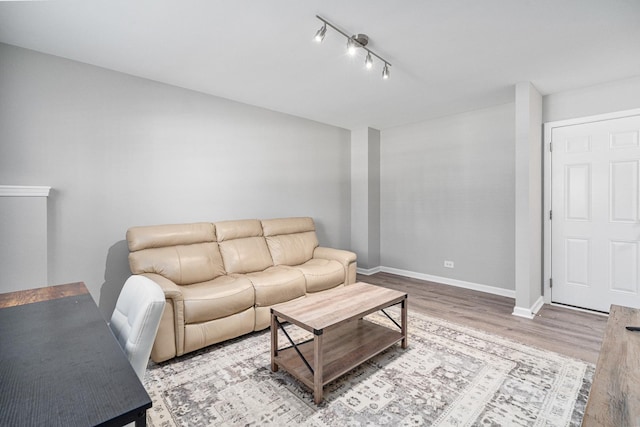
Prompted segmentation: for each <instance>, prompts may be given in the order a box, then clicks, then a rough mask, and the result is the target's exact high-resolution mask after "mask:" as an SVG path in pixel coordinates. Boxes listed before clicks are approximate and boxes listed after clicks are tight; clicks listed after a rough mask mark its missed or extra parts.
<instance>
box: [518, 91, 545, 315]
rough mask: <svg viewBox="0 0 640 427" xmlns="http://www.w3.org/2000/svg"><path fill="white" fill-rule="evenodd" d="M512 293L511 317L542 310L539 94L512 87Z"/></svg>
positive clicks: (540, 105)
mask: <svg viewBox="0 0 640 427" xmlns="http://www.w3.org/2000/svg"><path fill="white" fill-rule="evenodd" d="M515 98H516V102H515V104H516V108H515V110H516V111H515V113H516V114H515V121H516V123H515V125H516V126H515V128H516V134H515V177H516V185H515V191H516V194H515V214H516V218H515V291H516V303H515V307H514V309H513V315H515V316H521V317H527V318H533V317H534V316H535V314H536V313H537V311H538V310H539V309H540V308H541V307H542V304H543V299H542V222H543V218H542V95H541V94H540V92H538V91H537V89H536V88H535V87H534V86H533V85H532V84H531V83H530V82H521V83H517V84H516V86H515Z"/></svg>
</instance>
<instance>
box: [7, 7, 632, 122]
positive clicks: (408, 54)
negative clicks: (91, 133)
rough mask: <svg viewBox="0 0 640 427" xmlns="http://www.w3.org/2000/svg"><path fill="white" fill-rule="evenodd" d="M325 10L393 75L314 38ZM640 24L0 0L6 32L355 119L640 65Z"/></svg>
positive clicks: (545, 12) (605, 19)
mask: <svg viewBox="0 0 640 427" xmlns="http://www.w3.org/2000/svg"><path fill="white" fill-rule="evenodd" d="M316 14H318V15H321V16H322V17H324V18H326V19H327V20H329V21H330V22H332V23H334V24H336V25H337V26H338V27H340V28H342V29H343V30H345V31H346V32H348V33H349V34H352V33H365V34H367V35H368V36H369V40H370V41H369V46H368V47H369V48H371V49H372V50H374V51H375V52H376V53H378V54H379V55H381V56H382V57H384V58H385V59H387V60H388V61H390V62H391V64H392V67H391V69H390V74H391V78H390V79H389V80H384V81H383V80H382V79H381V73H382V64H380V62H378V61H375V58H374V68H373V69H372V70H365V69H364V58H365V55H364V53H363V52H362V51H360V52H358V53H357V55H356V56H355V57H351V56H348V55H347V54H346V53H345V45H346V39H345V38H344V37H343V36H341V35H339V34H338V33H337V32H336V31H334V30H332V29H331V28H329V29H328V30H327V36H326V38H325V41H324V43H322V44H317V43H315V42H314V41H313V36H314V34H315V32H316V31H317V30H318V29H319V28H320V26H321V22H320V21H319V20H318V19H316V18H315V15H316ZM638 22H640V1H638V0H455V1H451V0H450V1H446V0H404V1H390V0H349V1H344V0H262V1H259V0H135V1H132V0H98V1H96V0H79V1H77V0H74V1H45V2H40V1H26V2H13V1H9V2H6V1H2V2H0V42H3V43H8V44H12V45H16V46H21V47H25V48H28V49H33V50H36V51H40V52H45V53H50V54H53V55H57V56H61V57H64V58H69V59H73V60H76V61H81V62H85V63H89V64H94V65H97V66H100V67H104V68H108V69H112V70H117V71H121V72H124V73H128V74H132V75H135V76H140V77H144V78H148V79H152V80H157V81H160V82H164V83H168V84H171V85H176V86H180V87H183V88H188V89H192V90H196V91H199V92H204V93H208V94H212V95H216V96H220V97H224V98H228V99H232V100H236V101H240V102H244V103H247V104H252V105H256V106H260V107H264V108H268V109H271V110H275V111H280V112H283V113H288V114H292V115H295V116H299V117H305V118H308V119H312V120H316V121H319V122H323V123H328V124H331V125H335V126H339V127H343V128H347V129H357V128H361V127H365V126H369V127H373V128H377V129H385V128H388V127H392V126H397V125H403V124H407V123H412V122H417V121H422V120H426V119H430V118H434V117H439V116H444V115H448V114H453V113H458V112H462V111H469V110H474V109H478V108H484V107H488V106H492V105H498V104H502V103H507V102H511V101H513V96H514V95H513V94H514V88H513V86H514V84H516V83H517V82H521V81H530V82H532V83H533V85H534V86H535V87H537V88H538V90H539V91H540V92H542V94H550V93H556V92H561V91H565V90H571V89H576V88H581V87H585V86H590V85H594V84H599V83H604V82H608V81H613V80H619V79H624V78H629V77H634V76H638V75H640V25H638ZM0 60H1V58H0Z"/></svg>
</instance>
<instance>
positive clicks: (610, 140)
mask: <svg viewBox="0 0 640 427" xmlns="http://www.w3.org/2000/svg"><path fill="white" fill-rule="evenodd" d="M639 134H640V115H636V116H631V117H624V118H617V119H610V120H602V121H594V122H591V123H582V124H576V125H571V126H563V127H556V128H553V129H552V131H551V143H552V152H551V174H552V175H551V186H552V191H551V193H552V194H551V209H552V220H551V236H552V237H551V251H552V252H551V257H552V258H551V263H552V264H551V269H552V272H551V274H552V279H553V287H552V288H551V300H552V301H553V302H558V303H563V304H569V305H572V306H577V307H583V308H589V309H593V310H599V311H604V312H608V311H609V307H610V305H611V304H618V305H624V306H628V307H636V308H640V295H639V291H640V290H639V278H640V275H639V267H640V210H639V207H640V206H639V195H640V193H639V192H640V135H639Z"/></svg>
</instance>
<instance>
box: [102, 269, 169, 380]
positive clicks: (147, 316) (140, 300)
mask: <svg viewBox="0 0 640 427" xmlns="http://www.w3.org/2000/svg"><path fill="white" fill-rule="evenodd" d="M164 304H165V298H164V292H162V289H160V287H159V286H158V285H157V284H156V283H155V282H153V281H152V280H150V279H147V278H146V277H144V276H131V277H129V278H128V279H127V281H126V282H125V284H124V287H123V288H122V291H121V292H120V296H118V301H117V302H116V308H115V310H113V314H112V315H111V322H110V323H109V326H110V327H111V330H112V331H113V334H114V335H115V337H116V339H117V340H118V342H119V343H120V347H122V349H123V350H124V352H125V354H126V355H127V357H128V358H129V362H130V363H131V366H133V369H134V370H135V371H136V374H137V375H138V378H140V381H142V379H143V377H144V373H145V371H146V369H147V363H148V362H149V355H150V354H151V347H152V346H153V341H154V340H155V338H156V332H158V326H159V325H160V318H161V317H162V313H163V311H164Z"/></svg>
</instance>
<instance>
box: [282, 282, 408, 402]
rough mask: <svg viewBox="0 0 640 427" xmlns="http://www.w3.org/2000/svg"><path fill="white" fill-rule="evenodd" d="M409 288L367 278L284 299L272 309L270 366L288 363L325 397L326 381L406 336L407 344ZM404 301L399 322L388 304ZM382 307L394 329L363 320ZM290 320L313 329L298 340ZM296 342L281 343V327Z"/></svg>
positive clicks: (315, 392) (289, 369) (404, 342)
mask: <svg viewBox="0 0 640 427" xmlns="http://www.w3.org/2000/svg"><path fill="white" fill-rule="evenodd" d="M407 297H408V296H407V294H406V293H404V292H400V291H396V290H393V289H387V288H382V287H379V286H374V285H370V284H367V283H361V282H359V283H354V284H352V285H347V286H345V287H342V288H339V289H336V290H332V291H328V292H324V293H323V294H322V295H311V296H307V297H306V298H303V299H300V300H296V301H291V302H287V303H284V304H279V305H277V306H275V307H273V308H272V309H271V370H272V371H273V372H276V371H277V370H278V367H281V368H283V369H284V370H285V371H287V372H289V373H290V374H291V375H293V376H294V377H296V378H297V379H298V380H300V381H301V382H302V383H303V384H305V385H306V386H307V387H309V388H310V389H311V390H313V399H314V401H315V403H316V404H319V403H320V402H322V397H323V396H322V390H323V387H324V385H325V384H327V383H329V382H331V381H333V380H335V379H336V378H338V377H339V376H341V375H343V374H345V373H347V372H348V371H350V370H351V369H353V368H355V367H356V366H358V365H360V364H361V363H363V362H365V361H366V360H369V359H370V358H372V357H373V356H375V355H376V354H378V353H380V352H382V351H384V350H385V349H387V348H389V347H391V346H392V345H394V344H395V343H397V342H398V341H402V344H401V345H402V348H407V302H408V299H407ZM396 304H400V306H401V311H400V313H401V314H400V325H398V323H397V322H396V321H395V320H394V319H393V318H392V317H391V316H389V315H388V314H387V313H386V312H385V311H384V310H383V309H384V308H387V307H390V306H393V305H396ZM379 310H382V311H383V313H384V314H387V316H388V317H389V318H390V319H391V320H392V321H393V322H394V323H395V324H396V325H397V326H398V328H397V329H390V328H387V327H384V326H381V325H378V324H376V323H372V322H369V321H367V320H364V319H363V317H364V316H366V315H368V314H371V313H374V312H376V311H379ZM282 320H284V321H287V322H290V323H292V324H294V325H296V326H298V327H300V328H302V329H305V330H307V331H309V332H311V333H312V334H313V338H312V339H310V340H308V341H304V342H302V343H294V341H293V340H292V339H291V338H290V336H289V334H288V333H287V331H286V330H285V329H284V327H283V326H282V322H281V321H282ZM279 329H280V330H282V331H283V332H284V334H285V335H286V337H287V339H288V340H289V342H290V343H291V346H289V347H286V348H278V330H279Z"/></svg>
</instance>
